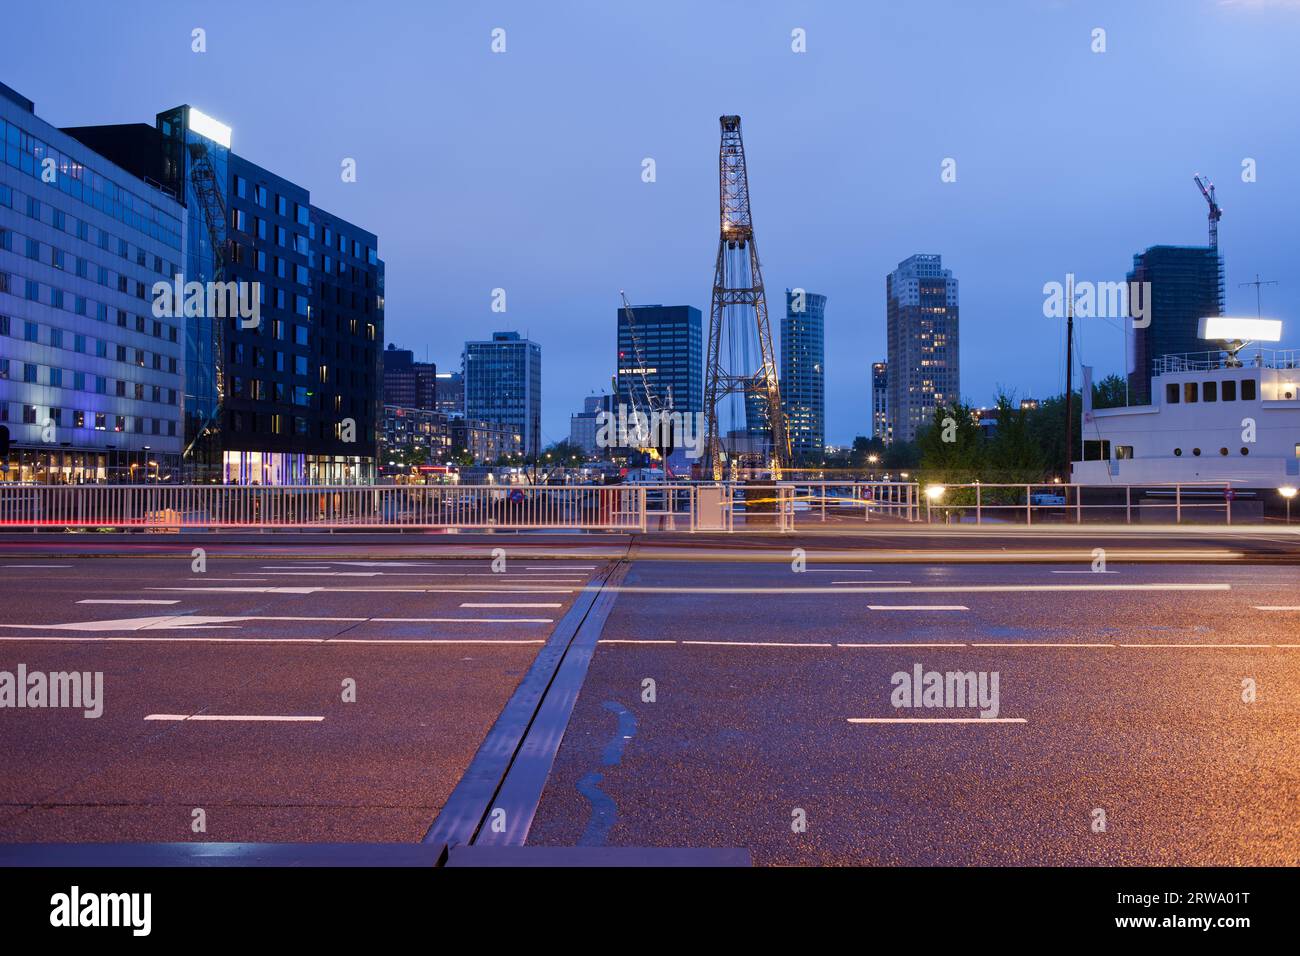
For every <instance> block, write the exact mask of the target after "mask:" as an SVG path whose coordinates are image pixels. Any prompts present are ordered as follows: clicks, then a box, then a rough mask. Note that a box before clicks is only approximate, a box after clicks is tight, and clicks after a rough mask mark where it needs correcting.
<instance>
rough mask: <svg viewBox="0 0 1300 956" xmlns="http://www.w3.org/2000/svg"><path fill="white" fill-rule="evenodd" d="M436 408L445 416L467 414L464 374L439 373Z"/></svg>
mask: <svg viewBox="0 0 1300 956" xmlns="http://www.w3.org/2000/svg"><path fill="white" fill-rule="evenodd" d="M435 406H436V407H437V409H438V411H440V412H442V413H443V414H444V415H464V414H465V376H464V374H463V373H461V372H439V373H438V375H437V391H436V394H435Z"/></svg>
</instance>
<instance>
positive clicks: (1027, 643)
mask: <svg viewBox="0 0 1300 956" xmlns="http://www.w3.org/2000/svg"><path fill="white" fill-rule="evenodd" d="M1120 646H1121V645H1119V644H1088V643H1084V642H1082V641H1079V642H1074V643H1063V644H1053V643H1050V642H1048V641H999V642H996V643H992V642H987V641H986V642H983V643H975V642H972V643H971V647H1120ZM1123 646H1128V645H1123Z"/></svg>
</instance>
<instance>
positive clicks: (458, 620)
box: [0, 614, 554, 631]
mask: <svg viewBox="0 0 1300 956" xmlns="http://www.w3.org/2000/svg"><path fill="white" fill-rule="evenodd" d="M248 621H297V622H310V623H313V624H360V623H374V624H552V623H554V621H553V619H552V618H549V617H520V618H513V617H313V616H308V615H275V614H247V615H242V614H241V615H231V616H221V617H216V616H206V615H200V614H182V615H171V616H167V617H128V618H118V619H116V620H108V621H69V622H67V623H65V624H0V627H8V628H17V629H19V630H27V631H35V630H50V631H150V630H176V629H181V628H192V627H207V626H213V625H217V626H220V625H227V624H242V623H245V622H248Z"/></svg>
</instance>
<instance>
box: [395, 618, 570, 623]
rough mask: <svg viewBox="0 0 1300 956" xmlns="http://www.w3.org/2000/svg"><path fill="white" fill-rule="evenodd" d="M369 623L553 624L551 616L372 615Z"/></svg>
mask: <svg viewBox="0 0 1300 956" xmlns="http://www.w3.org/2000/svg"><path fill="white" fill-rule="evenodd" d="M369 623H371V624H554V623H555V619H554V618H551V617H372V618H370V619H369Z"/></svg>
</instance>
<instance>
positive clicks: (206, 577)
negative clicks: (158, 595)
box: [150, 572, 266, 590]
mask: <svg viewBox="0 0 1300 956" xmlns="http://www.w3.org/2000/svg"><path fill="white" fill-rule="evenodd" d="M251 573H252V572H241V574H244V575H245V576H244V577H238V578H210V577H208V576H207V575H206V574H205V575H203V576H202V577H192V578H190V580H191V581H243V582H244V583H247V582H249V581H265V580H266V578H262V577H257V578H253V577H247V575H248V574H251ZM150 590H153V589H152V588H151V589H150Z"/></svg>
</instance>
